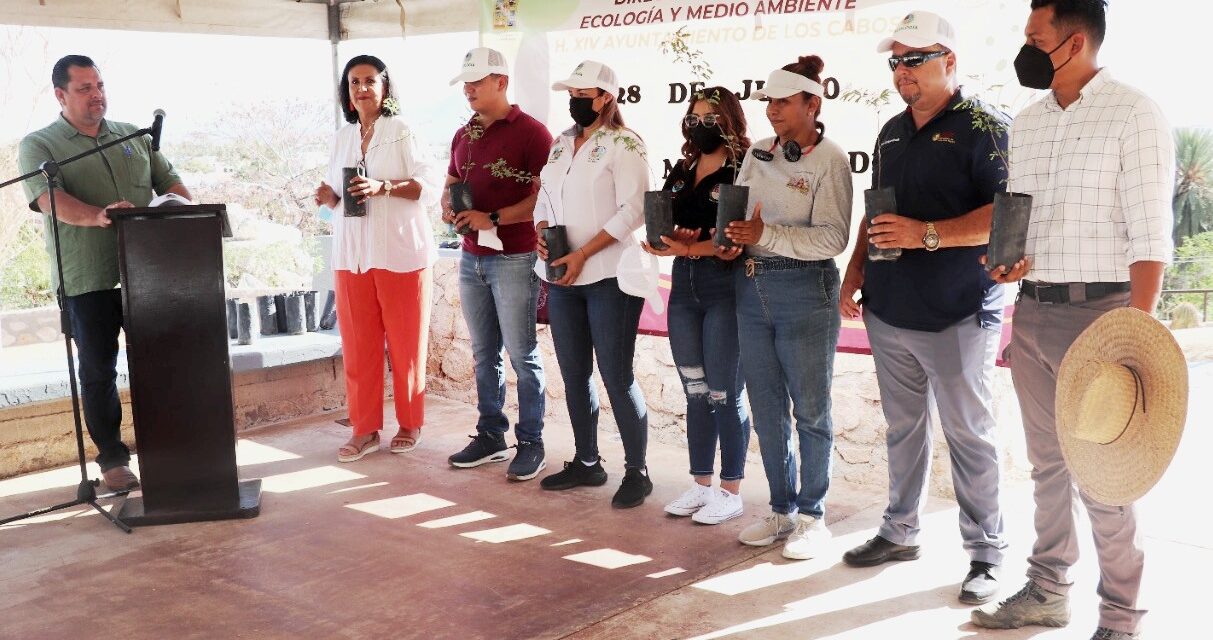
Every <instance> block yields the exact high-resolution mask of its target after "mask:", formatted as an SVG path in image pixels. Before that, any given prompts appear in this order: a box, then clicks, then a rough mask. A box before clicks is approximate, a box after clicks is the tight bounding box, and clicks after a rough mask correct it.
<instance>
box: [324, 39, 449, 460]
mask: <svg viewBox="0 0 1213 640" xmlns="http://www.w3.org/2000/svg"><path fill="white" fill-rule="evenodd" d="M337 92H338V94H337V95H338V100H339V101H340V103H341V109H342V111H343V112H344V113H345V119H346V120H347V121H348V122H349V124H348V125H346V126H344V127H342V128H341V129H340V130H338V131H337V133H336V135H334V137H333V144H332V155H331V157H330V161H329V172H328V179H327V181H325V182H322V183H320V187H319V188H318V189H317V190H316V204H324V205H328V206H329V207H332V208H334V209H337V208H338V205H339V204H340V203H341V201H342V200H343V199H345V198H354V199H356V200H357V201H358V202H361V203H364V204H365V205H366V214H365V215H364V216H361V217H351V216H341V215H337V216H334V218H333V275H334V280H335V283H336V291H337V319H338V322H339V326H340V329H341V352H342V357H343V360H344V369H345V384H346V395H347V398H348V404H349V411H350V425H351V426H352V427H353V435H352V436H351V437H350V439H349V441H347V442H346V443H345V444H344V445H342V446H341V447H340V448H339V449H338V451H337V459H338V460H339V461H340V462H353V461H355V460H358V459H360V458H362V457H363V456H365V455H366V454H368V453H370V452H372V451H376V450H378V449H379V430H380V429H382V428H383V350H384V341H385V339H386V341H387V349H388V354H389V355H390V357H391V360H392V385H393V388H394V390H395V402H396V418H397V420H398V421H399V425H400V428H399V431H398V432H397V433H396V435H395V436H394V437H393V438H392V440H391V446H390V450H391V451H392V453H403V452H406V451H409V450H410V449H412V448H413V447H414V446H416V444H417V440H418V438H420V436H421V426H422V424H423V423H424V422H425V362H426V352H427V348H428V345H429V314H430V291H431V286H432V285H431V279H430V271H429V268H430V266H432V265H433V264H434V261H435V260H437V257H438V252H437V249H436V247H435V244H434V237H433V231H432V227H431V224H430V220H429V217H428V216H427V214H426V207H427V206H431V205H433V204H436V203H437V202H438V199H439V198H440V197H441V194H442V187H443V181H444V176H443V168H442V166H440V165H439V164H437V163H436V162H434V160H433V159H432V158H431V157H430V154H429V152H428V151H427V150H426V148H425V145H424V144H422V143H421V142H420V141H419V140H418V139H417V136H416V134H415V133H414V132H413V131H412V130H411V129H410V128H409V127H408V125H406V124H405V123H404V121H403V120H402V119H400V118H398V117H396V113H397V110H398V109H397V106H396V103H395V99H394V96H393V92H392V83H391V79H390V77H389V75H388V72H387V67H386V65H384V64H383V61H381V60H380V59H379V58H376V57H374V56H366V55H363V56H356V57H354V58H352V59H351V60H350V61H349V62H348V63H347V64H346V65H345V71H344V72H343V73H342V74H341V81H340V82H339V84H338V89H337ZM358 166H361V167H364V168H365V177H362V176H359V177H356V178H354V179H353V180H352V181H351V184H350V187H349V191H348V192H347V193H339V192H338V190H339V189H340V185H341V183H342V169H343V168H344V167H358ZM331 185H337V187H336V189H337V190H335V189H334V187H333V186H331Z"/></svg>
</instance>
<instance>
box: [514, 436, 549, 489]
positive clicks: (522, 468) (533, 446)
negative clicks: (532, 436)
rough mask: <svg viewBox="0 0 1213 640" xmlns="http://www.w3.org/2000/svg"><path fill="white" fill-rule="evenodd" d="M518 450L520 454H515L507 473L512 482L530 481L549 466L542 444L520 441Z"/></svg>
mask: <svg viewBox="0 0 1213 640" xmlns="http://www.w3.org/2000/svg"><path fill="white" fill-rule="evenodd" d="M516 448H517V449H518V452H517V453H515V454H514V459H513V460H511V461H510V468H509V470H508V471H506V472H505V477H507V478H509V479H510V480H530V479H531V478H534V477H535V476H537V475H539V472H540V471H543V468H544V467H546V466H548V463H547V462H546V461H545V460H544V457H543V443H542V442H527V441H526V440H519V441H518V445H517V446H516Z"/></svg>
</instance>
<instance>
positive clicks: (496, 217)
mask: <svg viewBox="0 0 1213 640" xmlns="http://www.w3.org/2000/svg"><path fill="white" fill-rule="evenodd" d="M489 222H492V223H493V226H494V227H495V226H497V225H498V224H500V222H501V214H500V213H497V212H496V211H494V212H492V213H490V214H489Z"/></svg>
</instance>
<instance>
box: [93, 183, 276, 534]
mask: <svg viewBox="0 0 1213 640" xmlns="http://www.w3.org/2000/svg"><path fill="white" fill-rule="evenodd" d="M110 217H111V219H113V221H114V225H115V227H117V230H118V266H119V270H120V273H121V276H122V312H123V318H124V329H125V332H126V354H127V360H128V362H129V370H130V390H131V407H132V414H133V417H134V423H135V442H136V446H137V447H138V452H139V475H140V481H141V483H142V485H143V487H142V491H143V497H142V498H129V499H127V501H126V502H125V503H124V504H123V506H122V509H121V510H120V511H119V514H118V517H119V518H120V519H121V520H122V521H123V522H126V523H127V524H129V525H131V526H145V525H155V524H173V523H178V522H197V521H203V520H226V519H232V518H252V517H256V516H257V515H258V514H259V513H260V511H261V480H259V479H258V480H248V481H245V482H241V481H240V478H239V476H238V475H237V473H236V430H235V421H234V415H233V414H234V411H233V408H232V406H233V402H232V372H231V364H230V358H229V356H228V333H227V320H226V313H227V307H226V302H225V296H224V288H223V238H224V237H225V236H231V230H230V228H229V226H228V222H227V208H226V207H225V206H224V205H222V204H202V205H193V206H164V207H156V208H148V209H115V210H111V211H110Z"/></svg>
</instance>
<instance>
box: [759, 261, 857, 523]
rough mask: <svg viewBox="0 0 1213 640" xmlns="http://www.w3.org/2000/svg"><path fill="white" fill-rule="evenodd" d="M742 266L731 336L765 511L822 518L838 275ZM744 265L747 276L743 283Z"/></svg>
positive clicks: (819, 267) (831, 269) (791, 264)
mask: <svg viewBox="0 0 1213 640" xmlns="http://www.w3.org/2000/svg"><path fill="white" fill-rule="evenodd" d="M746 263H747V264H745V265H739V266H741V267H742V268H740V269H737V274H736V276H735V277H736V282H737V320H738V332H737V335H738V338H739V342H740V344H741V366H742V370H743V371H744V372H745V382H746V390H747V392H748V393H749V396H750V409H751V410H752V411H753V413H754V431H755V432H757V434H758V446H759V449H760V451H761V452H762V466H763V468H764V469H765V471H766V475H767V483H768V484H769V485H770V488H771V510H772V511H775V512H777V513H785V514H791V513H796V512H799V513H803V514H806V515H811V516H814V517H818V518H820V517H823V516H824V515H825V497H826V492H827V491H828V490H829V488H830V465H831V461H832V453H833V448H834V426H833V423H832V421H831V419H830V382H831V380H832V379H833V375H834V349H835V347H837V346H838V330H839V328H840V326H841V318H840V317H839V315H838V269H837V268H836V267H835V266H834V261H833V260H819V261H814V262H805V261H801V260H792V259H791V258H783V257H774V258H758V257H756V258H750V259H747V260H746ZM750 264H752V265H753V275H752V276H748V275H746V272H747V271H748V270H749V269H748V267H749V265H750ZM793 417H794V418H795V420H796V436H797V439H798V441H799V451H800V464H799V467H798V466H797V462H796V449H795V448H794V447H793V443H792V435H793V434H792V418H793ZM797 475H799V480H800V490H799V491H797V490H796V481H797Z"/></svg>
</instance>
